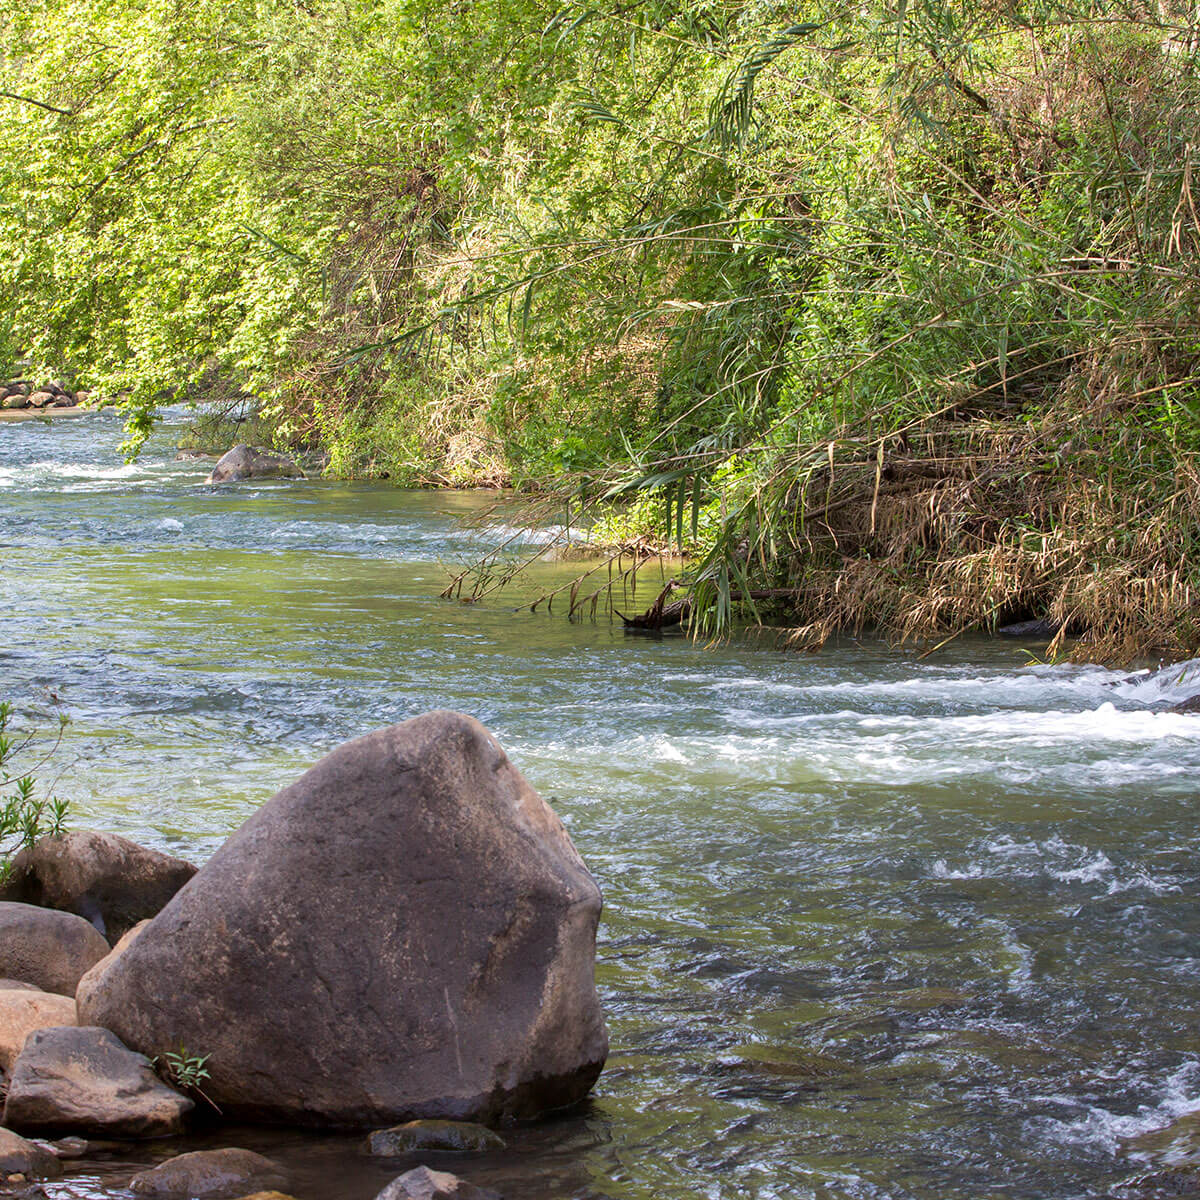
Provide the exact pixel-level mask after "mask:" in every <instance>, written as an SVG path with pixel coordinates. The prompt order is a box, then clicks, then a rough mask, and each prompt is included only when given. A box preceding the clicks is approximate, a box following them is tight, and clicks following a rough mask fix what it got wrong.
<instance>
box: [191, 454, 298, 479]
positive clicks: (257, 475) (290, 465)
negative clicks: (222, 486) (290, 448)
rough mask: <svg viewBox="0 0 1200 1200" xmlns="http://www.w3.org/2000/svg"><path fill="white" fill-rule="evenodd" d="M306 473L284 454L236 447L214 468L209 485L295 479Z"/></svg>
mask: <svg viewBox="0 0 1200 1200" xmlns="http://www.w3.org/2000/svg"><path fill="white" fill-rule="evenodd" d="M303 477H304V472H303V471H301V470H300V468H299V467H298V466H297V465H296V464H295V462H293V461H292V460H291V459H290V458H288V457H287V456H286V455H283V454H272V453H270V451H267V450H255V449H254V447H253V446H246V445H241V446H234V448H233V449H232V450H228V451H226V453H225V454H223V455H222V456H221V457H220V458H219V459H217V465H216V466H215V467H213V469H212V474H211V475H209V477H208V481H207V482H209V483H236V482H237V481H238V480H240V479H280V478H284V479H295V478H301V479H302V478H303Z"/></svg>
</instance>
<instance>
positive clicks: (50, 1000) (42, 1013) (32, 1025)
mask: <svg viewBox="0 0 1200 1200" xmlns="http://www.w3.org/2000/svg"><path fill="white" fill-rule="evenodd" d="M74 1024H75V1001H74V1000H73V999H72V998H71V997H70V996H52V995H51V994H50V993H49V992H36V991H35V992H30V991H25V990H24V989H21V990H18V989H15V988H13V989H10V990H8V991H0V1070H5V1071H11V1070H12V1065H13V1063H15V1062H16V1061H17V1058H18V1057H19V1056H20V1053H21V1051H22V1050H23V1049H24V1048H25V1039H26V1038H27V1037H28V1036H29V1035H30V1034H31V1033H34V1032H36V1031H37V1030H39V1029H47V1028H49V1027H50V1026H52V1025H74Z"/></svg>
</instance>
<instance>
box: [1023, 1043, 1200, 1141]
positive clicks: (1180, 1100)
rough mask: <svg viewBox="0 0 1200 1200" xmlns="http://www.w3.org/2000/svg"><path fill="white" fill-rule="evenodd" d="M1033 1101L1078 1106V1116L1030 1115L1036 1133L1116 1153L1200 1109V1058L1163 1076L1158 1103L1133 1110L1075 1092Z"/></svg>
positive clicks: (1049, 1138) (1050, 1139) (1044, 1136)
mask: <svg viewBox="0 0 1200 1200" xmlns="http://www.w3.org/2000/svg"><path fill="white" fill-rule="evenodd" d="M1032 1101H1033V1102H1034V1103H1037V1102H1042V1103H1047V1102H1048V1103H1054V1104H1062V1105H1063V1106H1065V1107H1071V1108H1075V1109H1077V1110H1079V1111H1078V1115H1077V1116H1073V1117H1066V1118H1062V1119H1059V1118H1055V1117H1033V1118H1031V1119H1030V1120H1029V1121H1028V1122H1027V1128H1028V1129H1029V1132H1030V1133H1032V1134H1033V1135H1034V1136H1035V1137H1037V1138H1039V1139H1040V1140H1044V1141H1049V1142H1052V1143H1055V1144H1057V1145H1059V1146H1063V1145H1066V1146H1074V1147H1082V1148H1085V1149H1092V1150H1096V1149H1098V1150H1103V1151H1106V1152H1107V1153H1109V1154H1113V1153H1115V1152H1116V1151H1118V1150H1119V1149H1121V1146H1122V1143H1123V1142H1125V1141H1126V1140H1128V1139H1129V1138H1136V1137H1140V1136H1142V1135H1143V1134H1147V1133H1154V1132H1156V1131H1158V1130H1160V1129H1165V1128H1166V1127H1167V1126H1168V1125H1170V1124H1171V1122H1172V1121H1177V1120H1178V1119H1179V1118H1180V1117H1183V1116H1186V1115H1187V1114H1188V1113H1193V1112H1200V1062H1197V1061H1196V1060H1188V1061H1187V1062H1185V1063H1183V1065H1182V1066H1180V1067H1178V1068H1177V1069H1176V1070H1175V1071H1173V1072H1172V1073H1171V1074H1170V1075H1168V1076H1167V1077H1166V1079H1164V1080H1163V1083H1162V1085H1161V1096H1160V1099H1159V1100H1158V1102H1157V1103H1155V1104H1141V1105H1139V1106H1138V1108H1137V1110H1136V1111H1135V1112H1132V1113H1114V1112H1112V1111H1111V1110H1110V1109H1107V1108H1103V1107H1101V1106H1099V1105H1089V1104H1085V1103H1083V1102H1082V1101H1080V1100H1079V1099H1077V1098H1075V1097H1072V1096H1057V1095H1054V1096H1036V1097H1032ZM1130 1157H1131V1158H1134V1159H1142V1160H1144V1159H1145V1158H1146V1157H1147V1156H1146V1155H1144V1154H1140V1153H1132V1154H1131V1155H1130Z"/></svg>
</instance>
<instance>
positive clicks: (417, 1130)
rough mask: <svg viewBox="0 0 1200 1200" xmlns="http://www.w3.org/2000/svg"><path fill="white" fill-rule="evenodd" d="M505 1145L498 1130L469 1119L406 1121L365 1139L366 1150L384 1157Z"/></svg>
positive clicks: (463, 1151) (473, 1151)
mask: <svg viewBox="0 0 1200 1200" xmlns="http://www.w3.org/2000/svg"><path fill="white" fill-rule="evenodd" d="M504 1145H505V1142H504V1139H503V1138H502V1137H501V1136H500V1135H499V1134H498V1133H493V1132H492V1131H491V1130H490V1129H488V1128H487V1126H485V1125H476V1124H474V1123H472V1122H471V1121H406V1122H405V1123H404V1124H403V1125H393V1126H392V1128H391V1129H377V1130H375V1132H374V1133H372V1134H371V1136H370V1137H368V1138H367V1149H368V1150H369V1151H370V1152H371V1153H372V1154H375V1155H378V1156H380V1157H384V1158H394V1157H396V1156H398V1155H401V1154H412V1153H414V1152H415V1151H420V1150H443V1151H447V1152H449V1153H455V1154H479V1153H481V1152H483V1151H485V1150H503V1149H504Z"/></svg>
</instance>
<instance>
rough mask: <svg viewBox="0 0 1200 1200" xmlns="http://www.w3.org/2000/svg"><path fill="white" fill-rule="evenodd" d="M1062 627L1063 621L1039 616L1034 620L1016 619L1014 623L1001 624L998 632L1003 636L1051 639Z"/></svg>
mask: <svg viewBox="0 0 1200 1200" xmlns="http://www.w3.org/2000/svg"><path fill="white" fill-rule="evenodd" d="M1061 628H1062V623H1061V622H1059V621H1055V620H1052V619H1051V618H1050V617H1038V618H1036V619H1035V620H1032V621H1016V622H1014V623H1013V624H1012V625H1001V626H1000V628H999V629H997V630H996V633H997V634H999V636H1000V637H1002V638H1034V639H1046V640H1049V639H1050V638H1052V637H1055V636H1056V635H1057V633H1058V631H1059V630H1060V629H1061Z"/></svg>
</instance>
